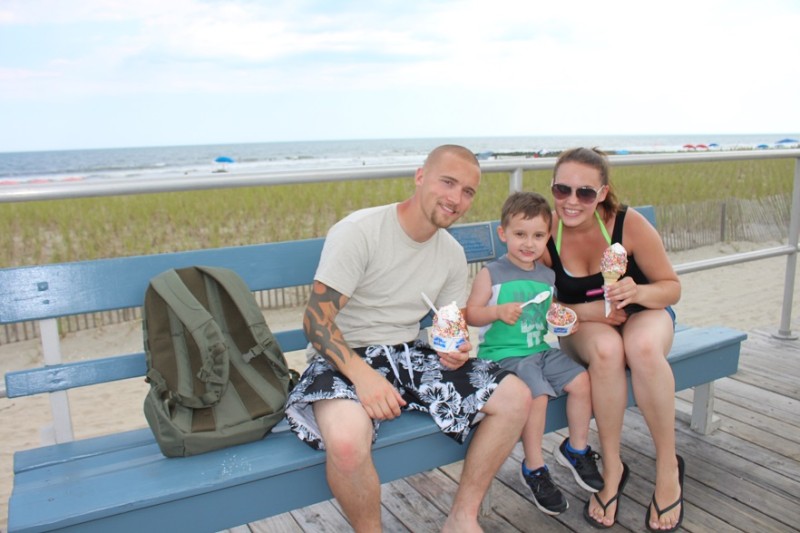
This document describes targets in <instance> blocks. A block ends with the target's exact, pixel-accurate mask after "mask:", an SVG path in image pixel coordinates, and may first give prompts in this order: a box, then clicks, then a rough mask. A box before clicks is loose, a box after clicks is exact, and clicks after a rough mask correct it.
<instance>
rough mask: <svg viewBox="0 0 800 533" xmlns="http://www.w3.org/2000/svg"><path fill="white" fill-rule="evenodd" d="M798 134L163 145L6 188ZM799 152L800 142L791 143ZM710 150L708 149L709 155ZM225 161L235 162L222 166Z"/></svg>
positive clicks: (70, 158) (4, 158)
mask: <svg viewBox="0 0 800 533" xmlns="http://www.w3.org/2000/svg"><path fill="white" fill-rule="evenodd" d="M799 138H800V134H798V133H790V134H784V133H775V134H743V135H713V134H709V135H696V134H695V135H635V136H543V137H484V138H477V137H473V138H446V139H445V138H439V139H436V138H431V139H373V140H347V141H302V142H272V143H247V144H218V145H202V146H162V147H138V148H109V149H95V150H63V151H40V152H0V185H8V184H19V183H24V182H42V181H44V182H46V181H64V180H67V181H77V180H84V179H103V178H132V177H133V178H135V177H139V176H141V177H142V178H149V179H151V178H157V177H158V176H174V175H176V174H183V175H187V174H198V175H201V174H203V175H204V174H208V173H213V172H221V171H225V172H230V173H234V172H252V171H259V172H269V171H276V172H277V171H291V170H308V169H314V168H324V169H330V168H347V167H359V166H377V165H414V164H419V163H421V162H422V161H423V159H424V157H425V155H426V154H427V153H428V152H429V151H430V150H431V149H432V148H434V147H436V146H438V145H440V144H443V143H455V144H461V145H464V146H466V147H468V148H469V149H471V150H472V151H474V152H475V153H485V152H492V153H494V154H498V155H500V156H502V155H503V154H519V153H524V154H528V155H532V154H546V153H550V152H554V151H559V150H563V149H565V148H569V147H573V146H597V147H600V148H601V149H604V150H607V151H609V152H615V153H626V152H669V151H678V150H683V149H687V148H685V147H686V146H687V145H692V146H696V145H703V146H704V147H709V149H712V150H736V149H755V148H759V147H760V148H773V147H780V146H787V143H783V144H780V143H779V141H781V140H784V139H799ZM788 145H790V146H792V147H797V146H798V145H797V143H793V144H788ZM703 149H705V148H703ZM219 157H227V158H230V159H232V160H233V161H234V162H233V163H228V164H221V163H216V162H215V160H216V159H217V158H219Z"/></svg>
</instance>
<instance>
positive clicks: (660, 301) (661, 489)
mask: <svg viewBox="0 0 800 533" xmlns="http://www.w3.org/2000/svg"><path fill="white" fill-rule="evenodd" d="M552 192H553V197H554V200H555V202H554V205H555V216H554V217H553V226H552V233H551V237H550V241H549V242H548V245H547V248H548V253H547V254H545V257H544V261H545V263H546V264H548V265H550V266H551V267H552V268H553V270H555V271H556V288H557V291H558V299H559V301H560V302H562V303H565V304H567V305H569V306H570V307H572V308H573V309H574V310H575V311H576V312H577V314H578V319H579V320H580V323H581V324H580V328H579V329H578V331H577V332H576V333H574V334H573V335H570V336H568V337H562V338H561V347H562V348H563V349H564V350H565V351H567V352H568V353H570V354H572V355H573V356H574V357H578V358H580V359H581V360H582V361H583V362H584V363H585V364H587V365H588V368H589V375H590V377H591V380H592V404H593V408H594V415H595V419H596V421H597V428H598V433H599V436H600V445H601V448H602V451H603V460H602V461H603V477H604V480H605V486H604V488H603V490H602V491H600V492H598V493H596V494H594V495H593V496H592V497H590V498H589V501H588V502H587V503H586V506H585V508H584V517H585V518H586V520H587V521H588V522H589V524H591V525H592V526H594V527H597V528H608V527H611V526H612V525H613V524H614V522H615V519H616V515H617V512H618V511H619V505H620V501H619V497H620V496H621V494H622V490H623V488H624V487H625V483H626V482H627V480H628V475H629V469H628V467H627V465H625V464H624V463H623V462H622V458H621V456H620V440H621V436H622V420H623V416H624V413H625V408H626V404H627V386H626V377H625V367H626V366H627V367H628V368H630V370H631V378H632V382H633V391H634V396H635V397H636V403H637V405H638V406H639V409H640V410H641V412H642V414H643V415H644V418H645V421H646V422H647V426H648V428H649V429H650V434H651V436H652V438H653V441H654V444H655V449H656V486H655V491H654V494H653V498H652V500H651V503H650V507H649V508H648V511H647V516H646V518H645V525H646V526H647V528H648V529H649V530H651V531H674V530H676V529H677V528H678V527H680V523H681V521H682V520H683V487H682V486H683V460H682V459H681V458H680V457H678V456H676V454H675V406H674V394H675V379H674V377H673V375H672V369H671V368H670V366H669V363H668V362H667V359H666V357H667V354H668V353H669V350H670V347H671V346H672V340H673V334H674V314H673V312H672V310H671V309H670V308H669V306H670V305H673V304H675V303H676V302H677V301H678V299H679V298H680V293H681V287H680V282H679V280H678V276H677V275H676V274H675V271H674V270H673V268H672V265H671V264H670V261H669V258H668V257H667V253H666V251H665V249H664V245H663V243H662V242H661V238H660V236H659V235H658V233H657V232H656V230H655V228H653V227H652V226H651V225H650V223H649V222H648V221H647V219H645V218H644V217H643V216H642V215H641V214H639V213H637V212H636V211H634V210H632V209H627V207H626V206H624V205H620V204H619V202H618V201H617V198H616V195H615V194H614V191H613V189H612V187H611V183H610V181H609V165H608V160H607V159H606V157H605V155H604V154H603V153H602V152H600V151H599V150H596V149H589V148H575V149H572V150H568V151H566V152H564V153H562V154H561V156H560V157H559V159H558V161H557V162H556V166H555V170H554V174H553V183H552ZM613 242H619V243H621V244H622V245H623V246H624V248H625V249H626V251H627V253H628V264H627V271H626V273H625V274H624V275H623V277H622V278H620V279H619V281H617V282H616V283H614V284H613V285H610V286H608V287H606V288H605V291H603V290H599V289H600V288H601V287H602V285H603V277H602V275H601V274H600V260H601V258H602V256H603V252H604V251H605V250H606V248H608V247H609V245H610V244H612V243H613ZM587 292H588V295H587ZM604 293H605V296H604ZM604 297H605V299H607V300H608V301H609V303H610V306H609V307H610V309H609V313H608V315H607V314H606V310H605V302H604Z"/></svg>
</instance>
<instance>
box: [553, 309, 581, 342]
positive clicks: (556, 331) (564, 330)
mask: <svg viewBox="0 0 800 533" xmlns="http://www.w3.org/2000/svg"><path fill="white" fill-rule="evenodd" d="M562 309H564V311H565V312H566V314H567V315H568V317H569V319H570V320H569V321H568V322H567V323H566V324H561V323H559V324H553V323H552V322H550V317H549V316H548V317H547V329H548V330H549V331H550V332H551V333H552V334H553V335H555V336H556V337H566V336H567V335H569V334H571V333H572V330H573V329H574V328H575V323H576V322H577V321H578V315H576V314H575V311H573V310H572V309H570V308H569V307H562Z"/></svg>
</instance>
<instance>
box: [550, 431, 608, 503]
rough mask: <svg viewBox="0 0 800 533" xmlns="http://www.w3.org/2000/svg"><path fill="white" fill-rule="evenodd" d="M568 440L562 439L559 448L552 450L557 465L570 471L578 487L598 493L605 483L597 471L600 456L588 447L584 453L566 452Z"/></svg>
mask: <svg viewBox="0 0 800 533" xmlns="http://www.w3.org/2000/svg"><path fill="white" fill-rule="evenodd" d="M567 442H569V438H566V439H564V442H562V443H561V445H560V446H558V447H556V449H555V450H553V455H555V456H556V460H557V461H558V464H560V465H562V466H566V467H567V468H569V469H570V470H571V471H572V476H573V477H574V478H575V481H576V482H577V483H578V485H580V486H581V488H583V489H584V490H588V491H589V492H599V491H601V490H603V486H604V485H605V483H604V482H603V476H601V475H600V471H599V470H597V460H598V459H600V454H599V453H597V452H595V451H593V450H592V447H591V446H589V447H588V448H587V449H586V453H572V452H570V451H569V450H567Z"/></svg>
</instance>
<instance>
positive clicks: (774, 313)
mask: <svg viewBox="0 0 800 533" xmlns="http://www.w3.org/2000/svg"><path fill="white" fill-rule="evenodd" d="M777 245H779V243H764V244H761V245H759V246H756V245H755V244H753V243H734V244H718V245H714V246H706V247H703V248H698V249H695V250H690V251H683V252H675V253H671V254H670V258H671V259H672V261H673V264H676V265H678V264H683V263H687V262H690V261H696V260H700V259H707V258H711V257H717V256H720V255H725V254H730V253H735V252H745V251H751V250H754V249H758V248H765V247H771V246H777ZM785 267H786V258H785V257H777V258H771V259H765V260H760V261H754V262H750V263H744V264H740V265H732V266H728V267H723V268H718V269H713V270H708V271H704V272H696V273H692V274H684V275H683V276H681V284H682V288H683V291H682V292H683V294H682V297H681V301H680V302H679V303H678V305H676V306H675V310H676V312H677V315H678V322H680V323H683V324H687V325H692V326H708V325H724V326H729V327H733V328H737V329H741V330H744V331H748V330H751V329H755V328H766V329H768V330H769V329H773V330H775V331H777V329H778V325H779V323H780V313H781V305H782V301H783V283H784V274H785ZM796 286H797V285H796ZM798 310H800V289H797V288H796V289H795V293H794V302H793V314H792V316H793V317H797V313H798ZM302 312H303V309H302V308H301V307H295V308H290V309H281V310H269V311H266V312H265V316H266V318H267V322H268V323H269V324H270V327H271V328H272V329H274V330H276V331H279V330H281V329H287V328H294V327H298V326H299V325H300V323H301V316H302ZM141 349H142V333H141V324H140V323H139V322H129V323H123V324H115V325H113V326H105V327H101V328H97V329H92V330H86V331H81V332H78V333H74V334H69V335H67V336H65V337H64V339H62V345H61V350H62V355H63V358H64V359H65V360H68V361H74V360H79V359H86V358H91V357H100V356H107V355H113V354H120V353H133V352H139V351H141ZM287 359H288V360H289V362H290V365H291V366H292V367H293V368H295V369H297V370H302V369H303V368H304V367H305V355H304V354H303V353H302V352H293V353H290V354H287ZM40 361H41V348H40V346H39V343H38V341H36V340H31V341H24V342H19V343H14V344H9V345H4V346H0V368H2V371H3V373H5V372H7V371H10V370H16V369H22V368H29V367H32V366H37V365H39V364H41V363H40ZM147 390H148V385H147V384H146V383H145V382H144V380H143V379H142V378H138V379H131V380H125V381H121V382H117V383H110V384H104V385H98V386H92V387H85V388H83V389H77V390H73V391H70V393H69V399H70V407H71V410H72V415H73V427H74V431H75V436H76V438H79V439H80V438H86V437H92V436H96V435H102V434H107V433H113V432H118V431H123V430H127V429H134V428H141V427H146V425H147V424H146V422H145V419H144V415H143V413H142V402H143V400H144V397H145V395H146V393H147ZM50 421H51V414H50V407H49V399H48V398H47V397H46V396H45V395H40V396H36V397H29V398H16V399H8V398H4V399H0V439H1V440H2V444H3V445H2V451H0V530H4V529H5V527H6V522H7V517H8V498H9V496H10V492H11V487H12V479H13V474H12V472H13V469H12V460H13V453H14V452H15V451H17V450H22V449H27V448H32V447H36V446H38V445H39V444H40V442H41V428H42V427H44V426H46V425H47V424H48V423H49V422H50Z"/></svg>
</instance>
